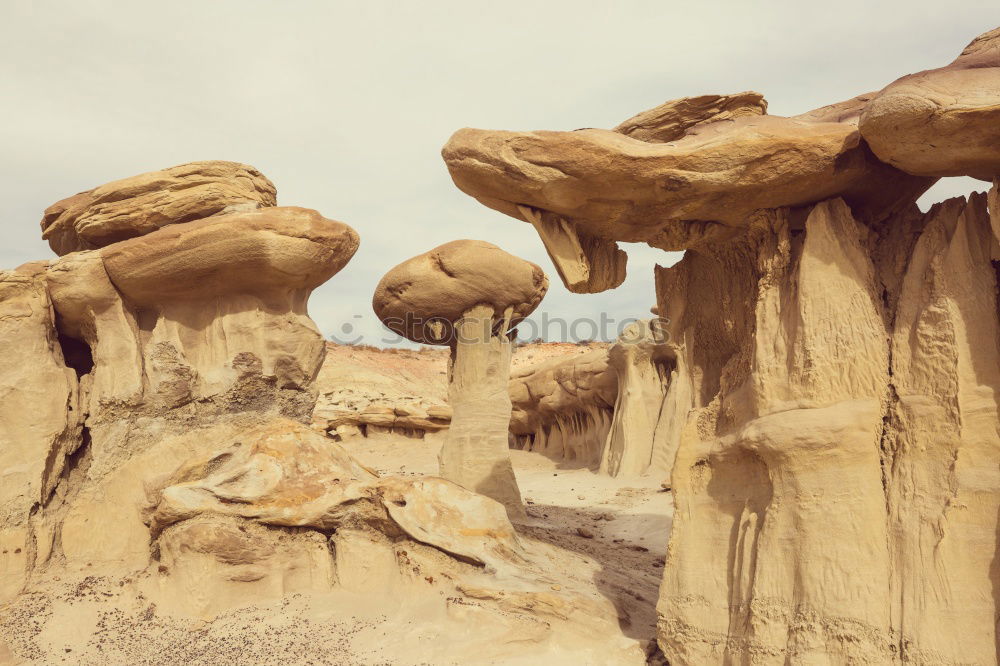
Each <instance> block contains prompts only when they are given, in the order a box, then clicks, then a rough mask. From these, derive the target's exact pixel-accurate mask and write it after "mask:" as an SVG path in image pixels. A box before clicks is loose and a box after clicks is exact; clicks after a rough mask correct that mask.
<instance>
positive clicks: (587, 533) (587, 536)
mask: <svg viewBox="0 0 1000 666" xmlns="http://www.w3.org/2000/svg"><path fill="white" fill-rule="evenodd" d="M576 533H577V534H579V535H580V536H582V537H583V538H584V539H593V538H594V533H593V532H591V531H590V530H588V529H587V528H586V527H578V528H576Z"/></svg>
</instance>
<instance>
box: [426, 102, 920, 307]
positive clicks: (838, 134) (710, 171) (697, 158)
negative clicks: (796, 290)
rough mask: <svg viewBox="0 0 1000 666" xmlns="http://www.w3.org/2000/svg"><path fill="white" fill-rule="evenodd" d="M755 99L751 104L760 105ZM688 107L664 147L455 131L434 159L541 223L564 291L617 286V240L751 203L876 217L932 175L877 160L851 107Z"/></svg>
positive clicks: (486, 199)
mask: <svg viewBox="0 0 1000 666" xmlns="http://www.w3.org/2000/svg"><path fill="white" fill-rule="evenodd" d="M735 97H737V98H739V97H741V96H735ZM851 102H852V103H853V102H854V100H852V101H851ZM755 104H757V105H758V106H757V108H758V110H761V111H762V108H761V106H760V105H763V100H762V99H760V100H758V101H757V102H755ZM690 106H692V104H690V103H689V100H678V101H677V102H673V103H667V104H666V105H664V106H663V107H659V108H660V109H663V108H668V109H673V112H677V110H678V109H684V108H686V107H690ZM694 106H695V108H696V110H697V115H696V116H695V118H694V119H693V120H692V121H691V123H690V124H689V125H688V126H687V128H686V130H685V131H684V134H683V136H680V137H677V138H675V139H674V140H672V141H670V142H669V143H660V142H652V143H651V142H647V141H642V140H639V139H637V138H633V137H632V136H628V135H626V134H623V133H621V132H619V131H613V130H601V129H586V130H577V131H575V132H543V131H540V132H505V131H491V130H479V129H462V130H459V131H458V132H456V133H455V134H454V135H453V136H452V137H451V139H450V140H449V141H448V143H447V144H446V145H445V147H444V149H443V151H442V154H443V156H444V160H445V163H446V164H447V166H448V170H449V171H450V173H451V176H452V179H453V180H454V181H455V184H456V185H457V186H458V188H459V189H461V190H462V191H463V192H465V193H467V194H469V195H471V196H473V197H475V198H476V199H478V200H479V201H480V202H482V203H483V204H485V205H486V206H489V207H491V208H494V209H496V210H498V211H500V212H502V213H505V214H507V215H510V216H512V217H515V218H517V219H520V220H524V221H527V222H530V223H532V224H533V225H534V226H535V227H536V229H538V231H539V235H540V237H541V239H542V241H543V243H544V244H545V247H546V249H547V250H548V252H549V255H550V256H551V257H552V258H553V263H554V264H555V265H556V267H557V269H558V271H559V274H560V276H561V277H562V278H563V282H564V284H565V285H566V288H567V289H569V290H570V291H574V292H578V293H588V292H592V291H603V290H605V289H609V288H613V287H615V286H617V285H618V284H621V281H622V280H623V279H624V267H625V256H624V254H623V253H621V251H620V250H618V249H617V247H616V243H617V242H618V241H627V242H644V243H647V244H649V245H651V246H653V247H657V248H661V249H664V250H682V249H685V248H688V247H693V246H697V245H699V244H701V243H708V242H714V241H721V240H723V239H726V238H728V237H731V236H733V235H735V234H738V233H739V232H740V230H741V229H742V228H743V226H744V223H745V220H746V218H747V216H748V215H750V214H751V213H752V212H754V211H755V210H758V209H766V208H776V207H781V206H802V205H807V204H810V203H815V202H817V201H821V200H823V199H827V198H830V197H843V198H844V199H845V200H846V201H847V202H848V203H849V204H850V205H851V206H852V207H853V208H854V209H855V210H856V211H857V212H858V214H859V216H861V217H863V218H864V219H866V220H878V219H882V218H884V217H885V216H886V215H888V214H890V213H891V212H893V211H895V210H897V209H898V208H899V207H900V206H904V205H905V204H906V203H907V202H909V201H912V200H914V199H915V198H916V197H917V196H919V194H921V193H922V192H923V191H924V190H926V189H927V188H928V187H930V185H931V184H932V183H933V180H932V179H929V178H921V177H918V176H913V175H908V174H906V173H903V172H902V171H899V170H897V169H895V168H893V167H891V166H888V165H886V164H884V163H882V162H880V161H879V160H878V159H876V158H875V156H874V155H873V154H872V152H871V150H870V149H869V148H868V146H867V144H865V142H864V141H863V140H862V139H861V135H860V134H859V132H858V126H857V124H858V117H857V115H856V114H852V113H843V112H841V113H833V112H831V110H830V109H825V110H823V112H822V113H816V114H804V115H802V116H799V117H795V118H783V117H779V116H769V115H758V114H756V113H748V114H746V115H739V116H738V117H735V118H733V119H731V120H730V119H728V118H727V117H726V114H724V113H723V114H721V116H720V118H718V119H716V122H711V118H712V116H711V113H713V112H714V108H710V110H709V112H708V113H705V110H704V109H703V108H701V107H699V106H698V105H694ZM846 106H848V107H849V106H851V104H847V105H846ZM838 108H839V107H838ZM648 113H650V114H652V115H653V116H657V115H659V114H660V113H661V112H658V111H657V110H655V109H654V110H653V111H650V112H648ZM706 116H707V118H706ZM682 125H683V124H682ZM628 126H629V124H628V123H626V130H625V131H627V127H628ZM671 131H672V132H674V133H676V132H678V131H680V130H679V129H676V130H671Z"/></svg>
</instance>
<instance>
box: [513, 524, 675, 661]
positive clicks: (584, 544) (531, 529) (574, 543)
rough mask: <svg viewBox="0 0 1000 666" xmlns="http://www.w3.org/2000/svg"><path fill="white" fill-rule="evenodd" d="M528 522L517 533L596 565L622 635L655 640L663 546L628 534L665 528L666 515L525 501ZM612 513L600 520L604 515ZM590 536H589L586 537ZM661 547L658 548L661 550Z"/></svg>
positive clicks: (597, 577)
mask: <svg viewBox="0 0 1000 666" xmlns="http://www.w3.org/2000/svg"><path fill="white" fill-rule="evenodd" d="M527 508H528V512H529V516H530V517H531V518H532V519H533V520H532V522H531V523H528V524H519V525H517V530H518V532H519V533H521V534H524V535H525V536H528V537H531V538H533V539H537V540H539V541H542V542H545V543H548V544H550V545H552V546H555V547H557V548H561V549H563V550H568V551H571V552H574V553H578V554H580V555H583V556H585V557H588V558H590V559H592V560H594V561H595V562H597V564H598V565H599V566H600V570H598V571H597V572H596V573H595V575H594V583H595V585H596V586H597V589H598V590H599V591H600V592H601V594H603V595H604V596H605V597H606V598H607V599H608V600H609V601H611V603H612V604H614V606H615V609H616V610H617V612H618V625H619V627H621V630H622V633H623V634H624V635H625V636H627V637H629V638H633V639H636V640H638V641H640V642H641V643H644V644H645V643H646V642H647V641H655V639H656V602H657V598H658V595H659V589H660V579H661V578H662V577H663V563H664V557H665V555H666V547H665V546H664V547H662V548H660V547H656V546H653V545H652V544H650V545H647V543H646V542H644V541H640V540H638V539H635V538H630V536H629V533H631V534H632V535H635V534H639V533H642V532H644V531H645V532H650V531H657V532H658V531H659V529H663V530H664V531H665V532H666V533H669V531H670V525H671V519H670V518H669V517H668V516H664V515H657V514H650V513H635V514H630V513H617V512H615V510H614V507H607V508H604V507H593V506H586V507H566V506H554V505H548V504H530V505H528V507H527ZM609 515H610V516H613V518H612V520H606V516H609ZM586 535H592V536H586ZM661 551H662V552H661Z"/></svg>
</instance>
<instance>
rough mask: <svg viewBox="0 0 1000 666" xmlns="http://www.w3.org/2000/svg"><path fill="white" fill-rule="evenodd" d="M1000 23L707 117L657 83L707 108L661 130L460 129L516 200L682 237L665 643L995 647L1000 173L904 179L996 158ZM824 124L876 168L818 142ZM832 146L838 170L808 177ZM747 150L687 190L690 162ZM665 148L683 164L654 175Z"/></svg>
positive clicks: (672, 294) (990, 658) (675, 305)
mask: <svg viewBox="0 0 1000 666" xmlns="http://www.w3.org/2000/svg"><path fill="white" fill-rule="evenodd" d="M997 35H998V33H997V31H992V32H989V33H986V34H985V35H983V36H982V37H980V38H978V39H977V40H976V41H974V42H973V44H971V45H970V46H969V48H968V49H966V51H965V52H964V53H963V54H962V56H960V58H959V59H958V60H956V62H955V63H953V64H952V65H950V66H949V67H946V68H943V69H942V70H933V71H931V72H925V73H922V74H917V75H914V76H913V77H908V78H904V79H902V80H901V81H900V82H896V83H893V84H891V85H890V86H888V87H887V88H886V89H885V90H883V91H881V92H879V93H874V94H865V95H860V96H858V97H857V98H855V99H852V100H848V101H847V102H842V103H839V104H835V105H831V106H829V107H824V108H823V109H817V110H816V111H814V112H810V113H808V114H803V115H802V116H799V117H798V119H775V120H772V121H768V122H766V123H758V121H757V120H756V118H755V117H754V116H752V115H751V116H744V117H742V118H737V119H736V120H735V121H732V122H725V123H708V124H700V123H701V116H700V115H699V112H698V107H697V106H691V105H687V104H682V103H680V101H679V102H678V103H676V104H673V105H671V104H670V103H668V104H667V105H664V106H665V107H666V108H667V109H670V108H678V109H683V108H688V107H690V108H692V109H693V111H692V113H693V114H694V117H693V118H692V120H691V122H690V126H691V127H692V128H694V129H693V131H692V132H690V133H686V134H684V136H683V137H681V138H678V139H675V142H674V143H673V144H672V145H670V146H669V147H666V148H662V147H658V146H655V145H652V144H646V145H635V144H633V143H629V142H628V141H626V140H623V139H614V138H612V137H611V136H610V135H608V134H605V133H602V132H601V131H600V130H591V131H588V132H586V133H526V134H518V133H509V132H489V131H483V130H463V131H461V132H459V133H458V134H456V135H455V137H453V139H452V141H451V142H450V143H449V145H448V146H446V148H445V151H444V155H445V159H446V161H447V162H448V166H449V169H450V170H451V172H452V175H453V177H454V178H455V180H456V183H457V184H458V185H459V187H461V188H462V189H463V190H465V191H466V192H468V193H470V194H472V195H473V196H476V197H477V198H479V199H480V200H481V201H483V202H484V203H486V204H487V205H490V206H493V207H494V208H497V209H498V210H501V211H503V212H507V213H508V214H510V215H512V216H514V217H518V218H522V219H523V217H524V216H523V214H519V211H518V210H514V209H511V208H510V207H509V206H508V205H507V204H506V202H518V203H521V204H522V205H523V204H528V205H530V206H531V208H532V209H534V210H536V211H541V212H540V213H537V214H540V215H554V216H558V217H560V218H561V219H563V220H564V221H566V223H567V225H569V226H571V227H573V228H577V229H580V230H582V231H585V232H586V233H590V234H596V235H599V236H600V237H601V238H604V239H606V240H608V241H610V242H614V241H635V240H643V241H646V242H647V243H649V244H651V245H654V246H657V247H664V248H667V247H671V248H686V249H687V252H686V254H685V257H684V259H683V260H682V261H681V262H680V263H678V264H677V265H675V266H673V267H671V268H658V269H657V275H656V278H657V312H658V313H659V314H660V315H661V316H662V317H663V318H664V319H665V320H666V321H667V322H669V323H668V326H667V332H668V334H669V343H668V347H669V352H668V353H667V356H668V357H670V358H671V359H672V361H673V364H672V367H671V370H670V381H669V382H668V383H667V388H666V393H665V395H664V399H663V402H662V406H661V409H662V413H663V414H664V415H667V416H666V418H665V420H664V423H665V426H664V428H662V430H661V432H660V433H659V436H660V437H662V441H663V442H665V443H667V445H666V446H663V447H662V448H661V449H660V450H662V451H675V452H676V457H675V459H674V462H673V470H672V486H673V494H674V501H675V504H676V512H675V517H674V523H673V528H672V532H671V535H670V542H669V546H668V553H667V562H666V567H665V570H664V578H663V584H662V587H661V592H660V601H659V605H658V612H659V616H660V620H659V641H660V645H661V647H662V649H663V651H664V653H665V654H666V655H667V657H668V659H670V661H671V663H678V664H699V665H701V664H729V663H745V664H788V663H793V664H799V663H801V664H813V663H864V664H886V663H920V664H931V663H933V664H967V663H977V664H980V663H982V664H995V663H998V655H1000V639H998V635H997V632H996V616H997V612H998V608H1000V601H998V597H997V596H996V594H995V590H996V589H997V588H998V587H1000V573H998V570H997V567H996V564H995V563H996V561H997V558H998V552H1000V538H998V532H997V516H998V515H1000V467H998V465H997V462H996V460H997V455H998V453H1000V418H998V398H997V396H998V394H1000V366H998V360H1000V359H998V354H1000V330H998V327H1000V323H998V314H997V313H998V290H997V274H998V269H997V264H996V260H997V259H998V258H1000V245H998V242H997V238H998V236H997V234H996V231H997V229H998V223H997V220H998V219H1000V212H998V211H997V202H998V200H1000V193H998V192H997V190H996V184H995V183H996V181H995V180H994V188H993V190H991V192H990V193H989V194H988V195H982V194H975V195H972V196H970V197H969V198H968V199H954V200H950V201H947V202H944V203H942V204H938V205H937V206H935V207H934V208H932V209H931V210H930V211H928V212H926V213H922V212H921V211H919V210H918V209H917V208H916V206H915V205H914V203H913V202H914V201H915V199H916V197H917V195H918V194H919V192H920V191H922V189H923V188H925V187H926V186H927V185H928V184H929V183H930V182H931V181H930V180H929V179H927V178H926V177H933V176H939V175H959V174H960V175H971V176H976V177H979V178H984V179H987V180H990V179H995V178H996V177H997V174H998V170H1000V168H998V167H997V166H996V159H997V156H998V153H997V143H996V141H994V140H992V139H991V137H992V130H991V129H990V128H989V127H985V126H984V125H981V124H980V123H986V124H989V122H990V121H989V118H990V117H991V115H990V114H992V113H994V112H995V109H994V108H993V107H994V106H995V105H994V100H993V99H992V97H991V95H995V93H996V91H997V90H1000V76H998V75H997V69H996V60H995V58H994V56H995V55H996V53H997V50H996V49H997V46H996V45H997ZM653 115H655V114H653ZM706 115H708V116H709V117H711V112H709V113H708V114H706ZM665 117H666V118H667V119H668V120H669V121H670V123H672V126H673V127H675V128H676V127H680V126H682V125H683V124H684V123H678V122H677V121H676V120H670V117H669V111H668V112H667V115H666V116H665ZM764 118H767V117H766V116H765V117H764ZM754 123H757V124H756V125H754ZM802 123H805V125H803V124H802ZM827 123H833V124H835V125H836V126H837V128H838V131H841V132H843V134H842V135H840V136H841V138H842V140H843V143H841V144H839V145H841V146H842V147H847V146H851V147H853V148H852V149H853V150H857V151H859V154H863V155H865V156H866V157H864V158H863V160H862V161H863V162H864V164H866V165H867V166H865V167H863V171H864V170H867V171H866V173H867V175H864V176H862V175H861V171H856V172H855V173H856V174H857V175H858V180H852V176H850V174H851V172H852V171H853V169H854V167H852V166H851V165H852V164H859V165H860V164H861V162H857V163H855V162H854V161H852V160H853V159H854V158H851V157H849V154H850V150H848V151H847V152H843V153H840V154H839V156H838V157H833V154H834V153H833V152H826V151H825V149H823V148H822V146H824V145H827V144H826V141H827V138H829V135H828V132H832V131H833V129H834V128H833V127H830V126H829V125H827ZM668 124H669V123H668ZM859 124H860V130H859V129H858V126H859ZM751 127H753V128H754V129H750V128H751ZM669 131H682V130H669ZM786 132H787V134H786ZM708 135H712V136H714V137H715V142H712V143H710V142H706V143H699V141H701V140H702V138H704V137H706V136H708ZM793 137H798V138H797V139H793ZM824 137H827V138H824ZM648 138H649V140H650V141H653V140H655V135H650V136H649V137H648ZM793 140H795V141H799V140H802V141H803V143H801V144H797V145H799V146H800V148H799V149H797V150H793V151H792V152H795V154H794V155H791V154H790V153H789V154H784V155H783V151H784V150H785V148H791V142H792V141H793ZM808 142H814V143H812V147H811V148H809V149H805V148H804V146H805V145H806V143H808ZM722 147H726V148H727V150H726V156H725V157H723V156H720V155H719V154H717V153H716V152H714V151H716V150H717V149H721V148H722ZM682 149H683V150H690V151H691V153H690V155H688V154H683V155H682V152H681V151H682ZM639 155H644V156H648V160H647V161H645V162H643V161H642V160H641V159H639ZM806 155H808V158H807V157H806ZM824 155H826V156H829V159H833V160H834V161H836V162H837V163H838V165H839V168H843V169H844V171H843V172H841V173H840V174H839V176H838V177H836V178H823V179H819V180H811V176H809V174H811V173H813V174H815V173H818V171H814V170H813V167H812V166H810V163H809V162H810V160H812V159H817V160H819V162H817V163H816V164H815V165H818V164H819V163H820V162H821V161H822V160H823V159H827V158H826V157H823V156H824ZM542 156H544V158H543V157H542ZM876 158H881V159H882V160H885V161H886V162H887V163H888V165H887V164H881V165H879V164H877V162H878V160H877V159H876ZM743 159H747V160H748V161H747V162H745V163H742V167H741V168H738V169H734V170H731V171H727V172H726V174H725V175H720V176H719V177H718V178H715V179H713V180H712V185H713V188H716V189H712V190H711V191H709V190H707V189H701V190H699V189H698V187H700V182H701V181H700V180H699V175H700V174H702V173H703V172H702V171H701V168H702V167H701V166H700V165H702V164H709V163H710V164H712V165H715V166H718V165H720V164H730V165H734V166H735V165H736V163H738V162H740V160H743ZM674 160H678V161H683V163H684V164H686V165H688V166H689V167H690V168H691V169H692V171H693V174H688V175H687V178H689V179H690V180H685V181H684V182H683V183H681V184H680V185H679V186H678V187H676V188H664V189H661V190H657V191H656V193H655V196H654V195H651V194H649V191H647V190H644V189H643V188H644V186H645V184H646V183H647V181H646V178H647V177H650V178H658V179H660V180H657V182H658V183H660V184H662V183H663V182H667V181H666V180H664V178H665V177H666V175H669V174H670V173H671V171H670V169H672V168H673V161H674ZM701 160H706V162H704V163H703V162H701ZM726 160H728V161H726ZM543 162H544V164H545V165H546V166H545V167H544V168H543V167H542V166H541V165H542V163H543ZM759 164H772V165H773V166H774V168H768V169H767V173H766V174H765V173H761V172H757V171H755V170H754V168H753V166H754V165H759ZM654 165H655V166H654ZM815 165H814V166H815ZM889 165H891V166H889ZM785 167H787V168H788V169H789V170H788V171H783V170H782V169H783V168H785ZM490 174H492V175H490ZM876 174H880V175H876ZM602 176H603V179H602ZM591 177H593V179H594V180H593V181H591V180H590V179H591ZM772 178H773V179H775V180H773V181H772V180H770V179H772ZM839 178H843V179H845V180H839ZM598 179H602V180H601V183H600V184H597V180H598ZM821 180H822V183H821ZM765 182H767V183H769V184H768V185H767V186H766V188H765V189H766V196H767V197H769V198H770V199H768V200H767V201H765V199H764V198H758V197H757V195H756V194H754V188H755V187H756V186H757V185H764V183H765ZM852 183H853V184H852ZM861 183H866V184H867V185H868V186H869V189H867V190H865V189H864V188H862V189H858V187H859V186H860V184H861ZM696 186H698V187H696ZM875 189H881V190H882V191H881V192H876V191H875ZM834 190H837V191H834ZM694 192H697V194H698V196H697V199H696V200H694V202H693V203H692V204H691V205H688V204H687V203H686V201H687V200H686V199H685V193H694ZM591 197H593V198H591ZM730 197H731V199H729V198H730ZM626 201H631V202H634V203H635V205H634V206H632V207H631V208H625V207H622V208H617V207H616V206H617V203H616V202H622V204H623V206H624V202H626ZM744 206H746V208H743V207H744ZM751 209H753V210H751ZM623 211H627V212H623ZM598 218H602V219H603V221H600V220H599V219H598ZM544 240H545V239H544V238H543V241H544ZM661 418H662V417H661Z"/></svg>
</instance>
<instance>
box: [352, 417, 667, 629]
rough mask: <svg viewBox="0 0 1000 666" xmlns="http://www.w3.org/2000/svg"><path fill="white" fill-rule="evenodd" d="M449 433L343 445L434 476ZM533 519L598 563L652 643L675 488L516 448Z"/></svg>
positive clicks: (543, 535)
mask: <svg viewBox="0 0 1000 666" xmlns="http://www.w3.org/2000/svg"><path fill="white" fill-rule="evenodd" d="M442 437H443V435H435V436H431V437H427V438H426V439H423V440H419V439H409V438H404V437H392V436H384V437H371V438H367V439H362V438H357V439H354V440H348V441H346V442H344V446H345V447H346V448H347V449H348V451H350V452H351V454H352V455H354V456H355V457H356V458H357V459H358V460H359V461H361V462H362V463H364V464H366V465H368V466H370V467H372V468H373V469H375V470H377V471H378V472H379V473H402V474H414V475H416V474H435V473H436V470H437V452H438V449H439V448H440V444H441V441H443V440H442ZM511 458H512V460H513V463H514V470H515V473H516V474H517V479H518V483H519V485H520V488H521V493H522V496H523V497H524V498H525V502H526V503H527V504H528V514H529V517H530V522H528V523H527V524H525V525H523V526H520V528H519V529H521V530H522V531H523V532H524V533H526V534H528V535H530V536H532V537H534V538H536V539H539V540H541V541H545V542H547V543H550V544H552V545H554V546H557V547H559V548H562V549H565V550H567V551H571V552H575V553H579V554H581V555H584V556H586V557H588V558H590V559H592V560H594V561H595V562H596V563H597V564H598V565H599V571H598V573H597V574H596V583H597V585H598V588H599V589H600V590H601V592H602V594H604V595H605V596H606V597H607V598H608V599H610V600H611V601H612V602H613V603H614V604H615V607H616V608H617V609H618V613H619V623H620V625H621V629H622V632H623V633H624V634H625V635H626V636H628V637H630V638H635V639H637V640H639V641H648V640H652V639H653V636H654V633H655V629H654V627H655V622H656V613H655V605H656V598H657V590H658V589H659V585H660V577H661V575H662V572H663V559H664V556H665V554H666V552H667V538H668V537H669V534H670V523H671V519H672V517H673V502H672V500H671V495H670V493H669V492H666V491H665V490H663V488H661V487H660V484H659V482H658V481H656V480H653V479H648V478H643V479H622V478H617V479H616V478H611V477H609V476H605V475H601V474H596V473H595V472H593V471H591V470H589V469H587V468H580V467H571V466H566V465H565V464H563V463H559V462H556V461H553V460H551V459H549V458H547V457H545V456H543V455H540V454H537V453H531V452H527V451H517V450H512V451H511Z"/></svg>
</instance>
